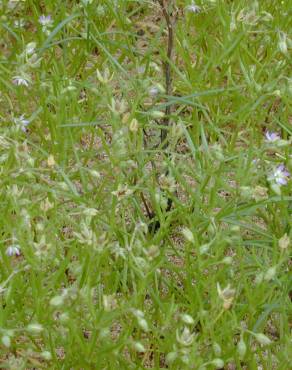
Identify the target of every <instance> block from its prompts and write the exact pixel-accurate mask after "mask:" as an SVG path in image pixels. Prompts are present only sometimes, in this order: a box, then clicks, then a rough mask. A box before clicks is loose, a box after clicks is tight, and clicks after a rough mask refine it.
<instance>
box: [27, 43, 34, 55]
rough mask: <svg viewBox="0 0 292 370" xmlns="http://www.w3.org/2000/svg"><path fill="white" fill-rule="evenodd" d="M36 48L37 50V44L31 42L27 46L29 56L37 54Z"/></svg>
mask: <svg viewBox="0 0 292 370" xmlns="http://www.w3.org/2000/svg"><path fill="white" fill-rule="evenodd" d="M35 48H36V43H35V42H29V43H28V44H27V45H26V48H25V52H26V54H27V55H31V54H33V53H34V52H35Z"/></svg>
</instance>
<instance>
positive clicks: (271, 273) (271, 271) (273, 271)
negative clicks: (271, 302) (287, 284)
mask: <svg viewBox="0 0 292 370" xmlns="http://www.w3.org/2000/svg"><path fill="white" fill-rule="evenodd" d="M276 273H277V267H276V266H273V267H270V268H269V269H268V270H267V272H266V273H265V275H264V280H266V281H271V280H273V279H274V277H275V276H276Z"/></svg>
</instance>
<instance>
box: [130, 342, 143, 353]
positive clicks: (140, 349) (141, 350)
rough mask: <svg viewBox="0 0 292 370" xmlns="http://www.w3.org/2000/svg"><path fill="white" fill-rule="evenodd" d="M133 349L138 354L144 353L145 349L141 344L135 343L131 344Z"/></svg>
mask: <svg viewBox="0 0 292 370" xmlns="http://www.w3.org/2000/svg"><path fill="white" fill-rule="evenodd" d="M133 347H134V349H135V350H136V351H137V352H139V353H143V352H146V349H145V347H144V346H143V344H142V343H141V342H135V343H134V344H133Z"/></svg>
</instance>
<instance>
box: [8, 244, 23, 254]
mask: <svg viewBox="0 0 292 370" xmlns="http://www.w3.org/2000/svg"><path fill="white" fill-rule="evenodd" d="M6 254H7V256H8V257H13V256H20V254H21V253H20V246H19V245H18V244H12V245H10V246H9V247H8V248H7V249H6Z"/></svg>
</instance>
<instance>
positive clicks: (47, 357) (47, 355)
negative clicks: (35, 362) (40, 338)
mask: <svg viewBox="0 0 292 370" xmlns="http://www.w3.org/2000/svg"><path fill="white" fill-rule="evenodd" d="M41 356H42V358H43V359H44V360H46V361H50V360H51V359H52V354H51V352H49V351H43V352H42V353H41Z"/></svg>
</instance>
